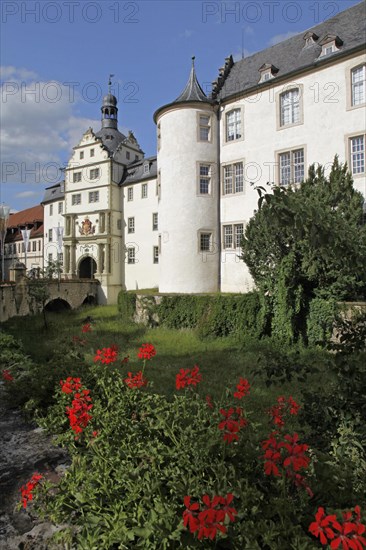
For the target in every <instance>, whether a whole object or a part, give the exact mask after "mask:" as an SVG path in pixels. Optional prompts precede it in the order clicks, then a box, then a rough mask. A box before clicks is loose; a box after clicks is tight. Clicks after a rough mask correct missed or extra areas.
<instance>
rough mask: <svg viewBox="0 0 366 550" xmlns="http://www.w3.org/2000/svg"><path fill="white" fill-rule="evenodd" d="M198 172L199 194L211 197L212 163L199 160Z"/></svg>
mask: <svg viewBox="0 0 366 550" xmlns="http://www.w3.org/2000/svg"><path fill="white" fill-rule="evenodd" d="M197 172H198V175H197V180H198V181H197V195H199V196H201V197H209V196H210V195H211V194H212V164H210V163H209V162H198V163H197ZM206 189H207V191H206Z"/></svg>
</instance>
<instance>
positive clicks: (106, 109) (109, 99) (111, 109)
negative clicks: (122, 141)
mask: <svg viewBox="0 0 366 550" xmlns="http://www.w3.org/2000/svg"><path fill="white" fill-rule="evenodd" d="M101 111H102V128H114V129H115V130H117V123H118V119H117V113H118V107H117V98H116V97H115V96H114V95H113V94H111V93H110V92H109V93H108V94H107V95H106V96H104V97H103V103H102V107H101Z"/></svg>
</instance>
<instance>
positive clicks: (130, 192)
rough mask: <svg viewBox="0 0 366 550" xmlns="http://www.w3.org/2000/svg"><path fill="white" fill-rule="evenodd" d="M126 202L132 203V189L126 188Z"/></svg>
mask: <svg viewBox="0 0 366 550" xmlns="http://www.w3.org/2000/svg"><path fill="white" fill-rule="evenodd" d="M127 200H128V201H133V187H128V188H127Z"/></svg>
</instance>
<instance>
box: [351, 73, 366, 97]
mask: <svg viewBox="0 0 366 550" xmlns="http://www.w3.org/2000/svg"><path fill="white" fill-rule="evenodd" d="M356 72H360V79H359V80H356V81H355V80H354V74H355V73H356ZM356 90H358V94H357V95H358V96H359V98H356V93H355V92H356ZM356 99H357V101H356ZM365 103H366V63H364V64H363V65H358V67H353V69H351V105H352V107H358V106H360V105H365Z"/></svg>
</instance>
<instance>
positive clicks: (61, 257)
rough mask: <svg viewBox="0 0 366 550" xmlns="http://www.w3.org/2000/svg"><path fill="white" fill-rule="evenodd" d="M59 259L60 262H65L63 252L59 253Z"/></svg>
mask: <svg viewBox="0 0 366 550" xmlns="http://www.w3.org/2000/svg"><path fill="white" fill-rule="evenodd" d="M58 261H59V262H60V264H63V263H64V254H63V252H60V253H59V255H58Z"/></svg>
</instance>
